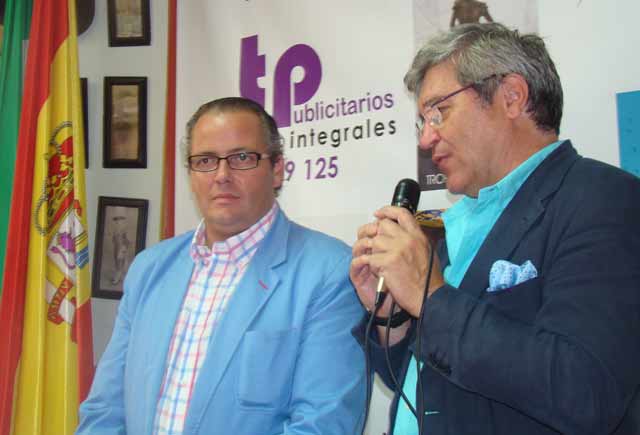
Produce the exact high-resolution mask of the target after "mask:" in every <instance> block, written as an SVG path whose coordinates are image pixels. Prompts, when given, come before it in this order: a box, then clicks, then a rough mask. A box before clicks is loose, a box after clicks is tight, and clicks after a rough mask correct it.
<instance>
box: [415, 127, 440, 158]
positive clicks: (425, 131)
mask: <svg viewBox="0 0 640 435" xmlns="http://www.w3.org/2000/svg"><path fill="white" fill-rule="evenodd" d="M438 142H440V132H439V131H438V130H437V129H435V128H433V127H432V126H431V125H429V123H425V124H424V126H423V127H422V130H421V131H420V133H419V135H418V147H420V149H421V150H423V151H429V150H430V149H432V148H433V147H434V146H436V144H437V143H438Z"/></svg>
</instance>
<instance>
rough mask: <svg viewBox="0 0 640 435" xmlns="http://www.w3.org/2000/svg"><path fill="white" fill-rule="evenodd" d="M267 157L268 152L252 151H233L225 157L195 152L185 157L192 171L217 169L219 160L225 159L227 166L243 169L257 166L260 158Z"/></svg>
mask: <svg viewBox="0 0 640 435" xmlns="http://www.w3.org/2000/svg"><path fill="white" fill-rule="evenodd" d="M268 157H270V155H269V154H260V153H256V152H253V151H243V152H240V153H233V154H229V155H228V156H225V157H220V156H216V155H214V154H195V155H192V156H189V157H188V158H187V165H188V166H189V169H191V170H192V171H196V172H211V171H215V170H216V169H218V166H219V165H220V160H226V161H227V165H229V168H231V169H238V170H241V171H244V170H247V169H253V168H257V167H258V164H259V163H260V160H261V159H266V158H268Z"/></svg>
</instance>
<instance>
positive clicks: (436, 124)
mask: <svg viewBox="0 0 640 435" xmlns="http://www.w3.org/2000/svg"><path fill="white" fill-rule="evenodd" d="M498 76H499V74H491V75H490V76H488V77H485V78H483V79H480V80H478V81H476V82H473V83H470V84H468V85H466V86H463V87H461V88H460V89H457V90H455V91H453V92H451V93H450V94H447V95H445V96H444V97H441V98H438V99H437V100H436V101H434V102H433V103H431V104H430V105H429V106H428V107H427V108H426V109H425V110H424V112H423V113H420V114H419V115H418V119H417V120H416V134H417V135H418V137H420V136H421V135H422V132H423V130H424V126H425V124H429V126H430V127H431V128H434V129H436V130H437V129H439V128H440V127H442V123H443V119H442V112H441V111H440V109H439V108H438V105H440V104H442V103H443V102H444V101H446V100H448V99H449V98H451V97H453V96H455V95H458V94H459V93H461V92H464V91H466V90H467V89H471V88H472V87H474V86H476V85H479V84H481V83H483V82H485V81H487V80H489V79H492V78H495V77H498Z"/></svg>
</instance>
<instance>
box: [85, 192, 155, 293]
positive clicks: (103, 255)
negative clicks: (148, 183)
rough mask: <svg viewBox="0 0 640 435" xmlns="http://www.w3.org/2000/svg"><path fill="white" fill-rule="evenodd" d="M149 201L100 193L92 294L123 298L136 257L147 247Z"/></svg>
mask: <svg viewBox="0 0 640 435" xmlns="http://www.w3.org/2000/svg"><path fill="white" fill-rule="evenodd" d="M148 208H149V201H148V200H146V199H137V198H118V197H111V196H99V197H98V217H97V226H96V239H95V248H94V256H93V274H92V290H93V291H92V296H93V297H96V298H105V299H120V298H121V297H122V294H123V281H124V277H125V276H126V274H127V271H128V270H129V266H130V265H131V262H132V261H133V258H134V257H135V256H136V255H137V254H138V253H139V252H140V251H142V250H143V249H144V247H145V241H146V236H147V234H146V232H147V214H148Z"/></svg>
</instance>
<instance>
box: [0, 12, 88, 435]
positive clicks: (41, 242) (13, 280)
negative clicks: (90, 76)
mask: <svg viewBox="0 0 640 435" xmlns="http://www.w3.org/2000/svg"><path fill="white" fill-rule="evenodd" d="M75 17H76V12H75V0H35V1H34V7H33V16H32V24H31V34H30V41H29V53H28V57H27V67H26V77H25V83H24V96H23V107H22V114H21V121H20V135H19V139H18V150H17V164H16V172H15V183H14V185H15V189H14V193H13V198H12V210H11V217H10V232H9V237H8V242H7V260H6V271H5V276H4V285H3V289H4V292H3V295H2V305H1V307H0V321H1V322H2V324H3V328H5V329H6V330H8V331H9V334H8V336H7V337H6V339H5V336H3V337H2V339H1V340H0V353H2V354H3V355H5V357H4V358H3V360H4V361H3V362H0V402H1V403H2V405H1V406H2V408H1V409H0V434H1V435H5V434H6V435H8V434H16V435H17V434H34V435H38V434H72V433H73V432H74V430H75V428H76V426H77V421H78V405H79V403H80V401H81V400H82V399H83V398H84V397H85V396H86V394H87V392H88V388H89V386H90V382H91V377H92V373H93V354H92V339H91V308H90V307H91V306H90V294H91V292H90V288H89V285H88V283H89V272H88V269H89V268H88V252H89V251H88V244H87V222H86V205H85V204H86V200H85V188H84V185H85V183H84V144H83V131H82V125H83V124H82V111H81V98H80V80H79V74H78V55H77V53H78V48H77V40H76V34H77V32H76V22H75V19H76V18H75Z"/></svg>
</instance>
